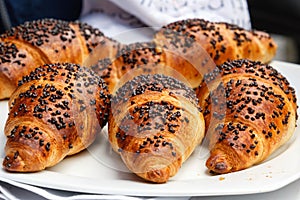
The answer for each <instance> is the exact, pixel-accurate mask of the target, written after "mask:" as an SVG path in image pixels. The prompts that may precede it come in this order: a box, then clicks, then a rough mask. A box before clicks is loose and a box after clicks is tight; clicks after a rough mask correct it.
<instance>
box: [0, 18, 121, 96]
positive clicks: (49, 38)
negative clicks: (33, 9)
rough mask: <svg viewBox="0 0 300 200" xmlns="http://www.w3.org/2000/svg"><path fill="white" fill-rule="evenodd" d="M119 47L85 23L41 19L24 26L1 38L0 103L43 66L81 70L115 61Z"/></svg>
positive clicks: (115, 42) (13, 29) (15, 28)
mask: <svg viewBox="0 0 300 200" xmlns="http://www.w3.org/2000/svg"><path fill="white" fill-rule="evenodd" d="M120 45H121V44H120V43H118V42H117V41H115V40H112V39H110V38H108V37H106V36H104V35H103V33H102V32H101V31H99V30H98V29H95V28H93V27H91V26H90V25H88V24H86V23H80V22H67V21H62V20H55V19H42V20H36V21H30V22H25V23H24V24H22V25H20V26H17V27H14V28H12V29H11V30H9V31H8V32H6V33H4V34H2V35H1V36H0V99H5V98H9V97H10V95H11V93H12V92H13V91H14V89H15V88H16V87H17V85H18V80H19V79H20V78H22V77H23V76H25V75H28V74H29V73H30V72H31V71H32V70H33V69H35V68H36V67H38V66H41V65H43V64H51V63H65V62H68V63H75V64H79V65H81V66H82V65H84V66H90V65H92V64H95V63H96V62H97V61H98V59H102V58H106V57H115V54H116V52H117V49H118V48H119V46H120Z"/></svg>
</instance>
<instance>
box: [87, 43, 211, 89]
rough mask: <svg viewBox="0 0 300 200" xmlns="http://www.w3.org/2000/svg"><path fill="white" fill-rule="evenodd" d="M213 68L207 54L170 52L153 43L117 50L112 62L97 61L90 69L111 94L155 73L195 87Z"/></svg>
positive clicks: (107, 59) (128, 46)
mask: <svg viewBox="0 0 300 200" xmlns="http://www.w3.org/2000/svg"><path fill="white" fill-rule="evenodd" d="M190 53H191V52H190ZM191 55H192V57H191ZM215 67H216V66H215V63H214V62H213V61H212V60H211V59H210V57H209V56H208V55H207V54H206V52H199V51H198V53H191V54H190V55H188V54H182V53H179V52H177V53H176V52H173V51H169V50H168V49H166V48H162V47H160V46H158V45H157V44H155V43H154V42H137V43H132V44H129V45H124V46H122V47H121V48H119V51H118V53H117V57H116V58H115V59H109V58H106V59H102V60H99V61H98V63H97V64H96V65H93V66H92V67H91V68H92V70H94V71H95V72H96V73H97V74H98V75H100V76H101V78H103V79H104V80H105V82H106V83H107V84H108V86H109V89H110V91H111V92H112V93H113V92H114V91H116V90H117V89H118V88H119V87H120V86H121V85H122V84H124V83H125V82H126V81H127V80H130V79H131V78H133V77H135V76H138V75H140V74H156V73H159V74H165V75H167V76H171V77H174V78H176V79H178V80H180V81H181V82H184V83H185V84H186V85H188V86H190V87H192V88H196V87H197V86H199V84H200V83H201V81H202V78H203V74H206V73H208V72H210V71H212V70H213V69H214V68H215Z"/></svg>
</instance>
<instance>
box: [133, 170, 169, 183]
mask: <svg viewBox="0 0 300 200" xmlns="http://www.w3.org/2000/svg"><path fill="white" fill-rule="evenodd" d="M137 175H139V176H140V177H142V178H144V179H146V180H148V181H150V182H154V183H165V182H167V181H168V180H169V178H170V176H171V175H170V171H169V169H166V168H164V169H152V170H149V171H147V172H145V173H141V174H138V173H137Z"/></svg>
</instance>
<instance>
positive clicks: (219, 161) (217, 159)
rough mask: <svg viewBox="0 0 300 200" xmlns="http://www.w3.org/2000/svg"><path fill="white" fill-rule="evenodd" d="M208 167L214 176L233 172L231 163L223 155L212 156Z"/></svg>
mask: <svg viewBox="0 0 300 200" xmlns="http://www.w3.org/2000/svg"><path fill="white" fill-rule="evenodd" d="M206 166H207V168H208V169H209V170H210V172H211V173H214V174H225V173H229V172H231V171H232V170H233V169H232V165H231V163H230V161H229V160H228V159H226V157H225V155H222V154H216V155H211V156H210V157H209V159H208V160H207V161H206Z"/></svg>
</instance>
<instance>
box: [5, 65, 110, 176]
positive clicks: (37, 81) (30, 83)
mask: <svg viewBox="0 0 300 200" xmlns="http://www.w3.org/2000/svg"><path fill="white" fill-rule="evenodd" d="M9 106H10V108H9V117H8V119H7V121H6V124H5V129H4V132H5V135H6V137H7V142H6V145H5V154H6V156H5V158H4V160H3V167H4V169H6V170H8V171H17V172H33V171H40V170H43V169H45V168H47V167H51V166H53V165H56V164H57V163H59V162H60V161H61V160H62V159H63V158H65V157H66V156H68V155H73V154H76V153H78V152H80V151H82V150H83V149H85V148H86V147H88V146H89V145H90V144H91V143H92V142H93V141H94V139H95V136H96V134H97V133H98V132H100V131H101V129H102V127H103V126H104V125H105V124H106V123H107V120H108V110H109V108H110V95H109V93H108V88H107V86H106V84H105V83H104V82H103V80H102V79H100V78H99V77H98V76H96V75H95V74H94V73H93V72H92V71H91V70H88V69H87V68H83V67H80V66H79V65H75V64H51V65H44V66H41V67H38V68H36V69H35V70H34V71H32V72H31V73H30V75H28V76H24V77H23V79H22V81H20V84H19V87H18V88H17V89H16V91H15V92H14V93H13V94H12V96H11V98H10V100H9ZM97 118H98V120H97Z"/></svg>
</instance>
